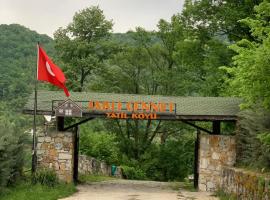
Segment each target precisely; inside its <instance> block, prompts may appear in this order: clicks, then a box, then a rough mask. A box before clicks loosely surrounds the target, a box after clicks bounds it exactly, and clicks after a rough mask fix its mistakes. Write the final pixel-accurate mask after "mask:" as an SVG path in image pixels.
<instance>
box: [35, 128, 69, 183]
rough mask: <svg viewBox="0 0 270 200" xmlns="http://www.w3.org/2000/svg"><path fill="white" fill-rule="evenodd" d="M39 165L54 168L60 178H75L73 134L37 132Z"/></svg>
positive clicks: (39, 166)
mask: <svg viewBox="0 0 270 200" xmlns="http://www.w3.org/2000/svg"><path fill="white" fill-rule="evenodd" d="M37 136H38V137H37V164H38V165H37V167H38V168H47V169H48V168H51V169H54V170H55V172H56V174H57V175H58V177H59V179H60V180H63V181H65V182H72V180H73V154H74V152H73V141H74V140H73V139H74V138H73V134H72V133H71V132H57V131H48V132H47V131H40V132H39V133H38V134H37Z"/></svg>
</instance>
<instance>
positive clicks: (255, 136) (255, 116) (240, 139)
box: [236, 106, 270, 171]
mask: <svg viewBox="0 0 270 200" xmlns="http://www.w3.org/2000/svg"><path fill="white" fill-rule="evenodd" d="M269 121H270V113H269V112H267V111H265V110H264V109H263V108H260V107H258V106H257V107H255V108H253V109H248V110H244V111H242V112H241V115H240V123H239V125H240V128H239V129H238V133H237V135H236V136H237V151H238V152H237V163H238V165H242V166H248V167H252V168H257V169H259V170H260V171H261V170H268V171H269V170H270V167H269V166H270V156H269V149H270V144H269V143H268V140H266V139H267V138H268V137H269V132H270V124H269ZM254 160H256V162H254Z"/></svg>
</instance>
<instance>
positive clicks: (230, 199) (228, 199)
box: [215, 190, 237, 200]
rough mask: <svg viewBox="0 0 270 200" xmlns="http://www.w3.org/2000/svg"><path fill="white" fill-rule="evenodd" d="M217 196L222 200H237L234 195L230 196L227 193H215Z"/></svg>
mask: <svg viewBox="0 0 270 200" xmlns="http://www.w3.org/2000/svg"><path fill="white" fill-rule="evenodd" d="M215 196H217V197H219V199H220V200H237V198H236V197H235V196H233V195H228V194H226V193H225V192H223V191H221V190H219V191H217V192H216V193H215Z"/></svg>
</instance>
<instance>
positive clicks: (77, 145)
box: [73, 126, 79, 184]
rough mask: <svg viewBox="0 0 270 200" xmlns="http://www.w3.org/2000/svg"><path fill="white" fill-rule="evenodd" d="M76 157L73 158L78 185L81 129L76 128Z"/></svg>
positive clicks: (75, 179)
mask: <svg viewBox="0 0 270 200" xmlns="http://www.w3.org/2000/svg"><path fill="white" fill-rule="evenodd" d="M73 147H74V156H73V181H74V183H75V184H76V183H78V174H79V173H78V172H79V169H78V167H79V127H78V126H76V127H75V129H74V143H73Z"/></svg>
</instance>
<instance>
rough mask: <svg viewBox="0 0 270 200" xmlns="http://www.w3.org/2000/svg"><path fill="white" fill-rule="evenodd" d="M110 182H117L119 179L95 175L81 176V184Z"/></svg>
mask: <svg viewBox="0 0 270 200" xmlns="http://www.w3.org/2000/svg"><path fill="white" fill-rule="evenodd" d="M109 180H117V178H115V177H111V176H102V175H94V174H88V175H82V174H80V175H79V181H80V183H92V182H102V181H109Z"/></svg>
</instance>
